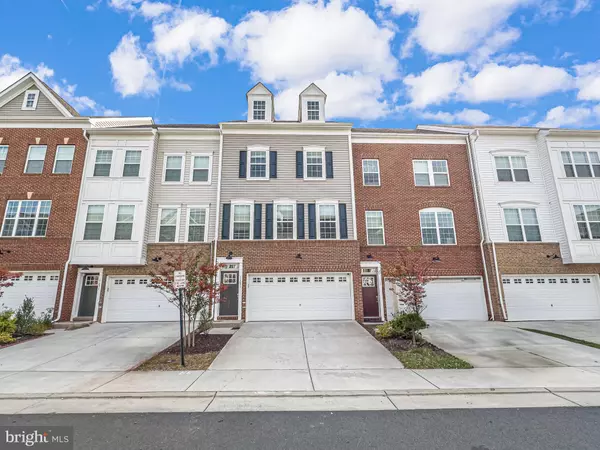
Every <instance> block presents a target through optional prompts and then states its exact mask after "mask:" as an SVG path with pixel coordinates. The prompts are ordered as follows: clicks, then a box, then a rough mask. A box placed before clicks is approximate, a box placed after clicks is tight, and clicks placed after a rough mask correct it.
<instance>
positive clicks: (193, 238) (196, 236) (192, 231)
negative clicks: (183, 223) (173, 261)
mask: <svg viewBox="0 0 600 450" xmlns="http://www.w3.org/2000/svg"><path fill="white" fill-rule="evenodd" d="M207 219H208V211H207V210H206V208H190V209H189V216H188V242H206V220H207Z"/></svg>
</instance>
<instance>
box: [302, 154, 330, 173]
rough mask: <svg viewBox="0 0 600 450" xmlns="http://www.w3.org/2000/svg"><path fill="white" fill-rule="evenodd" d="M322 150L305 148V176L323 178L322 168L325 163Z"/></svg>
mask: <svg viewBox="0 0 600 450" xmlns="http://www.w3.org/2000/svg"><path fill="white" fill-rule="evenodd" d="M323 155H324V152H323V151H320V150H317V151H313V150H307V151H306V156H305V158H304V159H305V161H306V163H305V164H306V170H305V172H304V173H305V174H306V175H305V178H324V176H323V174H324V170H323V165H324V163H325V158H324V156H323Z"/></svg>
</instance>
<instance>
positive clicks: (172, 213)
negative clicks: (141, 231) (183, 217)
mask: <svg viewBox="0 0 600 450" xmlns="http://www.w3.org/2000/svg"><path fill="white" fill-rule="evenodd" d="M160 224H161V225H176V224H177V210H176V209H174V208H173V209H162V210H161V211H160Z"/></svg>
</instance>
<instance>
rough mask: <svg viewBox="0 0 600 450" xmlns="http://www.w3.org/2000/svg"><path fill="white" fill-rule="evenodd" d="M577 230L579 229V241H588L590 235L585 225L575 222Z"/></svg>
mask: <svg viewBox="0 0 600 450" xmlns="http://www.w3.org/2000/svg"><path fill="white" fill-rule="evenodd" d="M577 228H579V237H580V238H581V239H589V238H590V233H589V232H588V228H587V224H586V223H584V222H577Z"/></svg>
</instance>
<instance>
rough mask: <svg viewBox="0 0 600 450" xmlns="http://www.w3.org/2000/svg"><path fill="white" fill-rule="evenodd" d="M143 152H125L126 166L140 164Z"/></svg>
mask: <svg viewBox="0 0 600 450" xmlns="http://www.w3.org/2000/svg"><path fill="white" fill-rule="evenodd" d="M141 161H142V152H141V151H140V150H127V151H126V152H125V164H140V162H141Z"/></svg>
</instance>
